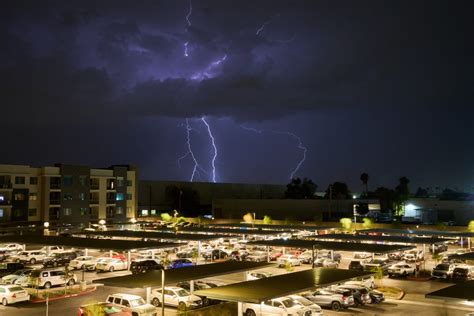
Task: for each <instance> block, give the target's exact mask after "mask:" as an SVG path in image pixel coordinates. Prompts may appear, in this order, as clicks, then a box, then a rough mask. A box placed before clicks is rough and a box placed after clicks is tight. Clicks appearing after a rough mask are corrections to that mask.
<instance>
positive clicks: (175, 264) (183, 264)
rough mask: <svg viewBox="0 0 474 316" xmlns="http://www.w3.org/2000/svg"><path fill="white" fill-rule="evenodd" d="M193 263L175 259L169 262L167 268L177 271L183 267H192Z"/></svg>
mask: <svg viewBox="0 0 474 316" xmlns="http://www.w3.org/2000/svg"><path fill="white" fill-rule="evenodd" d="M193 265H194V263H192V262H191V261H190V260H188V259H176V260H173V261H171V263H170V265H169V266H168V269H178V268H183V267H192V266H193Z"/></svg>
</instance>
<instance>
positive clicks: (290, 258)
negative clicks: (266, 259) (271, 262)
mask: <svg viewBox="0 0 474 316" xmlns="http://www.w3.org/2000/svg"><path fill="white" fill-rule="evenodd" d="M277 264H278V266H279V267H284V266H286V265H287V264H289V265H290V266H300V265H301V261H300V260H299V259H298V258H296V256H294V255H283V256H280V257H279V258H278V259H277Z"/></svg>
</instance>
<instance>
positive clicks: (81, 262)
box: [69, 256, 99, 270]
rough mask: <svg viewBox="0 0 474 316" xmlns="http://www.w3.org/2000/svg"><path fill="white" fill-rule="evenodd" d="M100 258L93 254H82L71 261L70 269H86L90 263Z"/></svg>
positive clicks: (94, 262)
mask: <svg viewBox="0 0 474 316" xmlns="http://www.w3.org/2000/svg"><path fill="white" fill-rule="evenodd" d="M98 260H99V259H98V258H96V257H93V256H81V257H77V258H76V259H74V260H71V261H70V262H69V268H70V269H81V270H82V269H85V268H86V265H88V264H94V268H95V264H96V263H97V261H98Z"/></svg>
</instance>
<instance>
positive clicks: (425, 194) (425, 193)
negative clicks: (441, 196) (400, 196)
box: [415, 187, 429, 198]
mask: <svg viewBox="0 0 474 316" xmlns="http://www.w3.org/2000/svg"><path fill="white" fill-rule="evenodd" d="M428 196H429V193H428V190H427V189H423V188H421V187H419V188H418V189H417V190H416V193H415V197H417V198H427V197H428Z"/></svg>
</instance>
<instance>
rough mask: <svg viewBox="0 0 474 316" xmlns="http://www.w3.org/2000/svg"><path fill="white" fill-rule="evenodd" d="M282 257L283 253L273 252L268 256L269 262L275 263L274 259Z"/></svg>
mask: <svg viewBox="0 0 474 316" xmlns="http://www.w3.org/2000/svg"><path fill="white" fill-rule="evenodd" d="M281 256H283V252H280V251H279V252H274V253H272V254H271V255H270V261H275V260H276V259H278V258H280V257H281Z"/></svg>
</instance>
